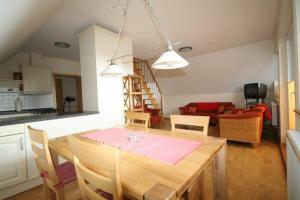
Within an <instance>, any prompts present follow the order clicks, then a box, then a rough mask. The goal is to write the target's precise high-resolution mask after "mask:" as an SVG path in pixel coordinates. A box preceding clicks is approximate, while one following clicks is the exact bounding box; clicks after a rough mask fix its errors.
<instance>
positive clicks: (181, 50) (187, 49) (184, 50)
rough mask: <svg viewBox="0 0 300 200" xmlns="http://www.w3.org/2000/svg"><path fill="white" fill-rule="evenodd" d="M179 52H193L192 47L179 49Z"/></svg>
mask: <svg viewBox="0 0 300 200" xmlns="http://www.w3.org/2000/svg"><path fill="white" fill-rule="evenodd" d="M178 50H179V51H180V52H182V53H185V52H189V51H192V50H193V47H181V48H179V49H178Z"/></svg>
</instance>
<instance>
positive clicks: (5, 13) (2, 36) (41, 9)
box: [0, 0, 61, 62]
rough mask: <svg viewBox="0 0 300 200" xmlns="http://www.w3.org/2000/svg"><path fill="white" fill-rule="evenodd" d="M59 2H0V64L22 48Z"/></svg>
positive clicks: (37, 0) (3, 0)
mask: <svg viewBox="0 0 300 200" xmlns="http://www.w3.org/2000/svg"><path fill="white" fill-rule="evenodd" d="M60 2H61V0H43V1H41V0H26V1H24V0H0V62H2V61H3V60H5V59H7V58H8V57H9V56H11V55H12V54H14V53H15V52H16V51H18V50H20V48H22V46H23V44H24V42H25V41H26V40H28V39H29V37H30V36H32V34H33V33H34V32H35V31H37V30H38V28H39V27H40V26H41V25H42V24H43V23H44V22H45V20H47V19H48V17H49V16H50V15H51V14H52V11H53V9H54V8H55V7H56V6H57V5H58V4H59V3H60Z"/></svg>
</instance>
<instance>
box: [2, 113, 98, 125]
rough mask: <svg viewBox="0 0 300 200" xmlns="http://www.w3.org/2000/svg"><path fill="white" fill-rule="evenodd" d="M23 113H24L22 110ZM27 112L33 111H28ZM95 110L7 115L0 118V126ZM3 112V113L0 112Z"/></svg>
mask: <svg viewBox="0 0 300 200" xmlns="http://www.w3.org/2000/svg"><path fill="white" fill-rule="evenodd" d="M17 113H20V112H6V113H5V114H17ZM23 113H26V112H25V111H23ZM27 113H34V112H29V111H27ZM98 113H99V112H96V111H83V112H68V113H58V112H53V111H52V112H38V114H34V115H30V116H22V117H9V118H3V119H0V126H6V125H13V124H23V123H29V122H38V121H45V120H52V119H62V118H68V117H78V116H84V115H93V114H98ZM0 114H3V113H0Z"/></svg>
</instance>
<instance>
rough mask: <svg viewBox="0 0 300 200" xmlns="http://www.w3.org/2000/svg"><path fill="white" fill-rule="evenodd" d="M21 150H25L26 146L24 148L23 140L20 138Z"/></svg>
mask: <svg viewBox="0 0 300 200" xmlns="http://www.w3.org/2000/svg"><path fill="white" fill-rule="evenodd" d="M20 148H21V151H23V150H24V146H23V138H20Z"/></svg>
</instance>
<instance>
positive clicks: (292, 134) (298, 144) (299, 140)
mask: <svg viewBox="0 0 300 200" xmlns="http://www.w3.org/2000/svg"><path fill="white" fill-rule="evenodd" d="M287 139H288V140H289V141H290V143H291V145H292V147H293V149H294V151H295V152H296V155H297V157H298V159H299V161H300V132H299V131H296V130H289V131H288V133H287Z"/></svg>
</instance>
